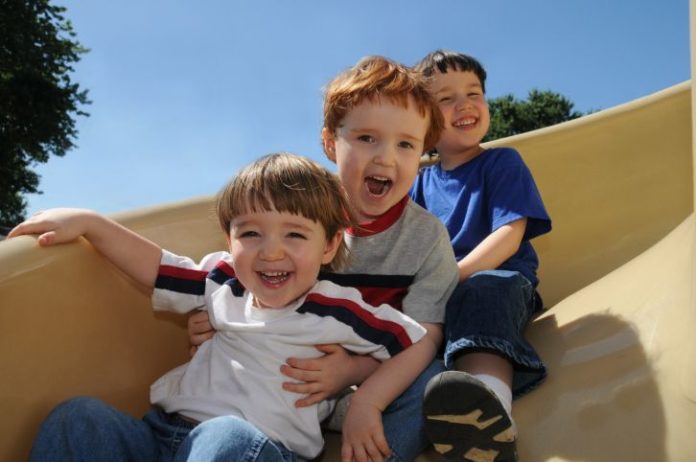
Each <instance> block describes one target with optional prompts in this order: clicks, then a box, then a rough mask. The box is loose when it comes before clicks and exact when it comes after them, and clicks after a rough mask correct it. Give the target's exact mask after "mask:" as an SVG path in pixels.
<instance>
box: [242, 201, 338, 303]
mask: <svg viewBox="0 0 696 462" xmlns="http://www.w3.org/2000/svg"><path fill="white" fill-rule="evenodd" d="M342 239H343V234H342V233H341V232H339V233H336V235H335V236H331V238H330V239H327V237H326V233H325V231H324V228H323V226H322V225H321V224H319V223H318V222H316V221H312V220H309V219H307V218H305V217H303V216H301V215H294V214H291V213H288V212H277V211H264V212H250V213H243V214H240V215H238V216H236V217H235V218H234V219H232V221H231V223H230V235H229V248H230V254H231V255H232V261H233V262H234V271H235V274H236V276H237V278H238V279H239V281H240V282H241V283H242V285H243V286H244V287H245V288H246V289H247V290H248V291H250V292H251V293H252V294H253V296H254V305H255V306H257V307H259V308H282V307H285V306H287V305H289V304H290V303H292V302H293V301H295V300H297V299H298V298H300V297H301V296H302V295H304V294H305V293H306V292H307V291H308V290H309V289H310V288H312V286H313V285H314V284H315V283H316V281H317V275H318V274H319V269H320V267H321V265H323V264H328V263H329V262H331V260H332V259H333V258H334V256H335V254H336V251H337V249H338V247H339V243H340V242H341V241H342Z"/></svg>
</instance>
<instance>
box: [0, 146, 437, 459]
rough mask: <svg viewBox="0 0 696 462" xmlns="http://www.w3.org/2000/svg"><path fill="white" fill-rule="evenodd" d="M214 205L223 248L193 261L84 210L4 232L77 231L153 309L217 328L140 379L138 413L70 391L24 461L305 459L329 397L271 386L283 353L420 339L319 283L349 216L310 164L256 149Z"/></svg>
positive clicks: (371, 349)
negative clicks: (156, 375)
mask: <svg viewBox="0 0 696 462" xmlns="http://www.w3.org/2000/svg"><path fill="white" fill-rule="evenodd" d="M217 209H218V218H219V221H220V225H221V227H222V230H223V233H224V234H225V238H226V240H227V243H228V250H229V251H228V252H216V253H213V254H210V255H207V256H206V257H204V258H203V260H202V261H201V263H200V264H197V263H195V262H194V261H193V260H191V259H189V258H187V257H183V256H178V255H174V254H173V253H171V252H168V251H166V250H163V249H161V248H160V247H159V246H158V245H156V244H155V243H153V242H151V241H149V240H147V239H145V238H143V237H142V236H139V235H138V234H136V233H134V232H132V231H130V230H128V229H126V228H124V227H123V226H121V225H119V224H117V223H116V222H114V221H112V220H110V219H108V218H106V217H103V216H100V215H98V214H96V213H94V212H91V211H88V210H80V209H54V210H48V211H45V212H42V213H40V214H36V215H35V216H33V217H32V218H30V219H29V220H27V221H25V222H24V223H22V224H20V225H18V226H17V227H16V228H14V229H13V230H12V232H11V233H10V238H12V237H14V236H19V235H23V234H38V235H39V237H38V242H39V244H40V245H42V246H47V245H54V244H61V243H65V242H71V241H73V240H75V239H78V238H79V237H80V236H83V237H84V238H86V239H87V240H89V242H90V243H91V244H92V245H93V246H94V248H95V249H96V250H97V251H99V252H100V253H101V254H102V255H104V256H105V257H106V258H107V259H108V260H109V261H111V262H112V263H113V264H114V265H116V266H117V267H118V268H120V269H121V270H122V271H124V272H125V273H126V274H128V275H129V276H131V277H132V278H133V279H134V280H136V281H137V282H139V283H141V284H143V285H144V286H146V287H149V288H150V289H151V290H152V304H153V308H154V309H156V310H168V311H174V312H178V313H187V312H190V311H192V310H196V309H201V308H203V309H206V310H207V311H208V313H209V314H210V319H211V322H212V323H213V324H214V325H215V327H216V329H217V332H216V334H215V335H214V336H213V338H212V339H211V340H210V341H208V342H206V343H205V344H204V345H202V346H201V347H200V348H199V349H198V351H197V352H196V354H195V355H194V356H193V357H192V358H191V361H190V362H188V363H187V364H183V365H181V366H179V367H177V368H175V369H173V370H171V371H169V372H168V373H166V374H165V375H164V376H162V377H161V378H160V379H158V380H157V381H156V382H155V383H154V384H153V385H152V387H151V391H150V401H151V403H152V405H153V407H152V409H151V410H150V412H148V413H147V414H146V415H145V417H144V418H143V419H142V420H141V419H137V418H134V417H132V416H130V415H128V414H125V413H123V412H120V411H118V410H116V409H114V408H112V407H111V406H109V405H107V404H106V403H103V402H101V401H100V400H97V399H93V398H75V399H72V400H69V401H67V402H65V403H63V404H61V405H60V406H58V407H57V408H56V409H55V410H54V411H53V412H52V413H51V414H50V415H49V416H48V417H47V419H46V420H45V422H44V423H43V425H42V426H41V429H40V431H39V434H38V436H37V438H36V440H35V444H34V447H33V449H32V453H31V458H30V459H31V460H32V461H46V460H90V461H111V460H147V461H157V460H161V461H169V460H187V461H206V462H207V461H230V460H231V461H241V460H245V461H250V462H251V461H257V462H271V461H273V462H281V461H282V462H297V461H299V460H307V459H312V458H315V457H316V456H317V455H318V454H319V453H320V452H321V450H322V447H323V439H322V435H321V429H320V427H319V424H320V420H321V419H323V417H325V416H326V415H328V414H329V412H330V409H331V408H332V406H333V404H334V403H333V400H322V401H320V402H317V403H316V405H315V406H311V407H306V408H304V409H299V410H298V409H297V408H295V407H294V405H293V404H294V395H293V394H292V393H291V392H288V391H286V390H283V389H282V387H281V384H282V381H283V380H284V378H283V376H282V375H281V374H280V371H279V369H280V366H281V365H282V364H283V363H284V361H285V358H286V356H287V355H288V354H294V355H297V356H299V357H304V358H308V357H309V358H311V357H316V356H317V355H318V354H319V353H318V352H317V351H316V349H315V348H314V345H316V344H317V343H321V342H336V343H340V344H341V345H343V346H344V347H345V348H347V349H349V350H351V351H353V352H354V353H356V354H369V355H373V356H374V357H375V358H377V359H378V360H380V361H382V360H384V361H385V362H384V363H382V364H383V365H384V366H387V365H388V364H389V361H391V360H392V359H396V358H397V357H398V356H399V355H400V354H404V353H406V352H407V351H409V350H411V348H413V347H415V345H418V343H420V342H419V340H420V339H421V338H422V337H423V335H424V334H425V329H423V327H422V326H420V325H419V324H418V323H416V322H415V321H413V320H412V319H409V318H408V317H407V316H405V315H403V314H402V313H400V312H398V311H397V310H395V309H394V308H392V307H390V306H389V305H386V304H384V305H381V306H379V307H375V306H372V305H370V304H368V303H366V302H365V301H364V300H363V298H362V296H361V295H360V293H359V292H358V291H357V290H355V289H353V288H346V287H341V286H339V285H337V284H334V283H332V282H330V281H318V279H317V276H318V274H319V272H320V269H321V267H329V268H333V267H334V265H338V266H340V265H341V264H342V263H344V262H345V257H346V254H345V248H344V242H343V232H344V229H345V228H346V227H347V226H348V225H349V224H350V223H351V219H350V206H349V204H348V202H347V198H346V196H345V192H344V191H343V188H342V187H341V185H340V183H339V181H338V179H337V178H336V177H335V175H333V174H332V173H330V172H328V171H327V170H326V169H325V168H323V167H321V166H320V165H319V164H317V163H316V162H313V161H310V160H309V159H305V158H302V157H299V156H293V155H289V154H273V155H269V156H265V157H263V158H261V159H259V160H257V161H256V162H254V163H253V164H251V165H250V166H248V167H246V168H245V169H243V170H242V171H241V172H240V173H239V174H238V175H237V176H236V177H235V178H234V179H233V180H232V181H231V182H230V183H229V184H228V185H227V187H226V188H225V189H224V191H223V192H222V193H221V194H220V195H219V197H218V207H217ZM417 358H418V355H416V356H415V357H412V360H415V361H416V362H418V359H417ZM426 360H427V359H426ZM422 361H423V360H421V362H422ZM378 371H379V369H378ZM377 374H378V372H377V373H375V375H377Z"/></svg>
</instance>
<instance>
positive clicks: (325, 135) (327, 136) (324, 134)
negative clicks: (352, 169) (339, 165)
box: [321, 127, 336, 162]
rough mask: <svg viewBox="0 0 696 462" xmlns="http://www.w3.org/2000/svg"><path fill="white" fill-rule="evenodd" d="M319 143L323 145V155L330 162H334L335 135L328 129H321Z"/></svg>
mask: <svg viewBox="0 0 696 462" xmlns="http://www.w3.org/2000/svg"><path fill="white" fill-rule="evenodd" d="M321 142H322V144H323V145H324V153H325V154H326V157H328V158H329V160H331V161H332V162H336V135H335V134H334V133H331V132H330V131H329V129H328V128H326V127H324V128H322V129H321Z"/></svg>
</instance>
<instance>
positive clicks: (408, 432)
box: [382, 360, 445, 462]
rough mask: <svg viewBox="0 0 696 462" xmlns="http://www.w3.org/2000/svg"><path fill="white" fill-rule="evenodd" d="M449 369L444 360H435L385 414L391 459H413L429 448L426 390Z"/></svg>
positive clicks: (400, 461) (397, 461) (399, 461)
mask: <svg viewBox="0 0 696 462" xmlns="http://www.w3.org/2000/svg"><path fill="white" fill-rule="evenodd" d="M444 370H445V365H444V364H443V362H442V361H441V360H435V361H433V362H432V363H430V365H429V366H428V367H427V368H426V369H425V370H424V371H423V372H421V374H420V375H419V376H418V377H417V378H416V380H414V382H413V383H412V384H411V386H410V387H409V388H407V389H406V391H404V392H403V393H402V394H401V395H400V396H399V397H398V398H396V399H395V400H394V401H392V403H391V404H390V405H389V406H387V408H386V409H385V410H384V413H383V414H382V424H383V425H384V436H385V437H386V438H387V442H388V443H389V447H390V448H391V450H392V454H393V456H392V457H391V458H390V462H410V461H412V460H413V459H415V458H416V457H417V456H418V455H419V454H420V453H421V452H423V451H424V450H425V449H426V448H428V447H430V441H429V440H428V437H427V436H426V435H425V418H424V417H423V410H422V409H423V393H424V392H425V386H426V385H427V384H428V381H429V380H430V379H431V378H433V377H434V376H436V375H437V374H439V373H440V372H443V371H444Z"/></svg>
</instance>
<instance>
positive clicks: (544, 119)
mask: <svg viewBox="0 0 696 462" xmlns="http://www.w3.org/2000/svg"><path fill="white" fill-rule="evenodd" d="M573 106H574V105H573V103H572V102H570V100H568V99H567V98H565V97H564V96H562V95H560V94H558V93H555V92H553V91H548V90H545V91H540V90H531V91H530V92H529V96H528V97H527V100H526V101H525V100H519V99H516V98H515V97H513V96H512V95H504V96H501V97H499V98H492V99H490V100H488V108H489V110H490V113H491V126H490V129H489V130H488V134H487V135H486V137H485V138H484V141H492V140H496V139H498V138H504V137H506V136H512V135H517V134H519V133H524V132H528V131H531V130H535V129H537V128H543V127H548V126H550V125H555V124H558V123H561V122H565V121H567V120H572V119H577V118H578V117H580V116H582V115H583V113H582V112H578V111H574V110H573Z"/></svg>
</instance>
